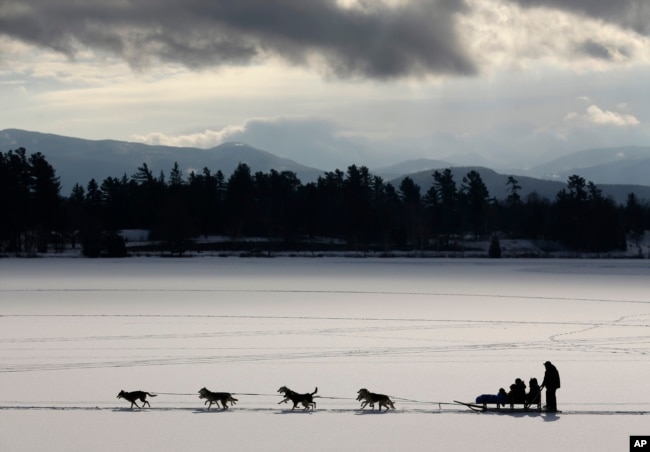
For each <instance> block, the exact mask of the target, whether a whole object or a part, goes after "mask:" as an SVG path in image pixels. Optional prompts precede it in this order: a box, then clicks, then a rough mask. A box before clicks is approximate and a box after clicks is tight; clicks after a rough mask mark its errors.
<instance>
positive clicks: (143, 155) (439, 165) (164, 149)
mask: <svg viewBox="0 0 650 452" xmlns="http://www.w3.org/2000/svg"><path fill="white" fill-rule="evenodd" d="M20 147H23V148H25V149H26V150H27V152H28V153H33V152H41V153H42V154H43V155H44V156H45V158H46V159H47V161H48V162H49V163H50V164H51V165H52V166H53V167H54V169H55V170H56V173H57V176H59V177H60V180H61V188H62V194H63V195H66V196H67V195H68V194H69V193H70V191H71V190H72V187H73V186H74V184H76V183H79V184H81V185H83V186H85V185H86V184H87V183H88V182H89V181H90V179H95V180H96V181H97V182H98V183H101V182H102V181H103V180H104V179H105V178H107V177H122V176H123V175H126V176H127V177H130V176H131V175H132V174H133V173H135V172H136V171H137V168H138V167H139V166H141V165H142V164H143V163H146V164H147V165H148V166H149V168H150V169H151V170H152V171H153V173H154V174H156V175H157V174H158V173H160V172H164V173H165V174H169V171H170V170H171V168H172V167H173V166H174V163H175V162H178V164H179V167H180V168H181V170H182V171H183V173H184V174H185V175H186V176H187V174H189V173H190V172H191V171H196V172H197V173H201V172H202V171H203V168H206V167H207V168H208V169H210V171H212V172H213V173H214V172H216V171H217V170H221V171H222V172H223V174H224V175H225V176H226V178H228V177H229V176H230V174H231V173H232V171H233V170H234V169H235V168H236V167H237V165H238V164H239V163H246V164H247V165H248V166H249V167H251V170H252V171H253V172H257V171H261V172H265V173H267V172H269V171H270V170H271V169H275V170H277V171H292V172H294V173H296V175H297V176H298V178H299V179H300V180H301V181H302V182H303V183H308V182H314V181H316V180H317V179H318V177H319V176H321V175H323V174H324V172H325V171H333V170H334V169H335V168H328V169H325V170H324V169H318V168H311V167H308V166H305V165H301V164H300V163H297V162H295V161H293V160H289V159H285V158H281V157H278V156H276V155H274V154H271V153H269V152H266V151H263V150H261V149H257V148H254V147H252V146H248V145H247V144H244V143H234V142H230V143H223V144H221V145H219V146H216V147H213V148H210V149H199V148H192V147H172V146H159V145H147V144H142V143H132V142H125V141H116V140H85V139H80V138H73V137H65V136H60V135H53V134H46V133H40V132H30V131H25V130H17V129H5V130H2V131H0V152H6V151H8V150H11V149H18V148H20ZM451 160H452V159H451V158H449V159H447V160H432V159H416V160H408V161H403V162H400V163H397V164H395V165H391V166H387V167H382V168H374V169H373V168H371V169H370V171H371V173H372V174H375V175H378V176H381V177H382V178H383V179H384V180H386V181H390V182H392V183H393V184H394V185H396V186H398V185H399V182H400V181H401V180H402V179H403V178H404V177H405V176H407V175H408V176H409V177H411V179H413V180H414V182H415V183H416V184H418V185H419V186H420V187H421V188H422V191H423V192H425V191H426V190H428V188H429V187H430V186H431V184H432V182H433V177H432V173H433V171H434V170H436V169H438V170H442V169H445V168H451V169H452V172H453V174H454V180H456V183H457V184H458V185H460V184H461V182H462V178H463V176H464V175H465V174H467V173H468V172H469V171H471V170H476V171H478V172H479V173H480V174H481V178H482V179H483V182H485V184H486V186H487V187H488V190H489V191H490V194H491V195H492V196H494V197H496V198H497V199H503V198H505V197H506V196H507V194H508V193H507V186H506V182H507V180H508V176H514V177H515V178H516V179H517V181H518V182H519V185H520V186H521V187H522V189H521V191H520V195H521V196H522V197H525V196H526V195H527V194H529V193H532V192H536V193H538V194H539V195H540V196H542V197H546V198H548V199H553V198H554V197H555V195H556V194H557V192H558V191H560V190H561V189H562V188H564V187H565V185H566V184H565V183H566V180H567V178H568V177H569V176H570V175H572V174H578V175H579V176H581V177H583V178H585V179H586V180H590V181H593V182H594V183H595V184H596V185H598V187H599V188H600V189H601V190H602V191H603V194H605V195H606V196H611V197H612V198H613V199H614V200H615V201H616V202H618V203H624V202H625V200H626V198H627V195H628V193H631V192H633V193H635V194H636V195H637V197H638V198H639V199H645V200H648V201H650V146H648V147H620V148H602V149H587V150H583V151H578V152H574V153H572V154H569V155H567V156H565V157H562V158H559V159H555V160H551V161H549V162H547V163H545V164H543V165H539V166H536V167H533V168H530V169H527V170H523V169H521V170H518V169H514V170H508V171H503V172H497V171H495V170H493V169H490V168H486V167H483V166H468V165H462V166H460V165H459V164H458V163H456V164H455V163H454V162H453V161H451ZM477 163H478V164H480V163H479V162H477ZM357 164H358V165H359V166H361V165H364V163H363V162H358V163H357ZM341 169H343V170H344V168H341Z"/></svg>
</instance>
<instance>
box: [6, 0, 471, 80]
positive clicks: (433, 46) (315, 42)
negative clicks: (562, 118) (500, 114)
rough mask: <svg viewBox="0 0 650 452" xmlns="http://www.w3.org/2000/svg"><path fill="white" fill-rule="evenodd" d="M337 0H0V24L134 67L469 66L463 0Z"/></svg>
mask: <svg viewBox="0 0 650 452" xmlns="http://www.w3.org/2000/svg"><path fill="white" fill-rule="evenodd" d="M359 5H361V6H355V7H351V8H344V7H341V6H339V5H337V3H336V1H335V0H308V1H305V0H238V1H231V0H158V1H156V2H152V1H150V0H130V1H118V0H93V1H86V2H79V1H78V0H57V1H56V2H53V1H51V0H4V1H3V2H2V5H0V33H3V34H5V35H8V36H11V37H13V38H16V39H19V40H22V41H26V42H29V43H31V44H34V45H37V46H41V47H45V48H50V49H54V50H56V51H59V52H63V53H65V54H67V55H69V56H71V57H74V56H76V55H77V54H78V53H79V51H80V50H81V49H83V48H90V49H93V50H95V51H100V52H106V53H109V54H112V55H117V56H119V57H121V58H124V59H125V60H126V61H128V62H129V64H130V65H132V66H134V67H147V66H149V65H151V64H154V63H155V62H156V61H157V60H161V61H165V62H173V63H180V64H183V65H186V66H188V67H191V68H201V67H211V66H218V65H225V64H249V63H254V62H257V61H259V60H262V59H264V58H267V57H280V58H281V59H283V60H285V61H288V62H290V63H291V64H296V65H304V66H318V67H319V68H320V69H321V70H323V71H324V72H326V73H328V74H331V75H334V76H337V77H344V78H347V77H370V78H376V79H390V78H398V77H403V76H426V75H430V74H434V75H435V74H473V73H475V72H476V67H475V65H474V63H473V62H472V60H471V58H470V57H469V56H468V55H467V54H466V52H465V51H464V50H463V48H462V45H461V44H460V40H459V36H458V32H457V30H456V26H455V23H456V21H455V18H456V14H458V13H462V12H463V11H464V10H465V8H466V6H465V4H464V1H456V0H418V1H413V2H409V3H406V4H403V5H400V6H386V5H381V4H380V3H379V2H359Z"/></svg>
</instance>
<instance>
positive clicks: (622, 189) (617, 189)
mask: <svg viewBox="0 0 650 452" xmlns="http://www.w3.org/2000/svg"><path fill="white" fill-rule="evenodd" d="M449 168H450V170H451V172H452V174H453V177H454V181H455V182H456V186H457V187H458V188H459V189H460V187H461V185H462V182H463V177H464V176H465V175H467V173H469V172H470V171H477V172H478V173H479V174H480V175H481V179H482V180H483V183H485V185H486V187H487V188H488V191H489V192H490V196H492V197H494V198H496V199H505V198H506V197H507V196H508V195H509V192H508V186H507V182H508V177H509V176H513V177H514V178H515V179H516V180H517V182H518V184H519V185H520V186H521V190H519V196H521V198H522V199H526V197H527V196H528V195H530V194H531V193H533V192H534V193H536V194H538V195H539V196H541V197H542V198H547V199H549V200H553V199H555V196H556V195H557V194H558V192H559V191H560V190H562V189H563V188H566V179H565V180H563V181H561V182H560V181H559V180H557V181H554V180H548V179H539V178H535V177H530V176H520V175H515V174H500V173H497V172H496V171H494V170H492V169H489V168H483V167H479V166H460V167H449ZM439 169H440V170H442V169H443V168H439ZM433 172H434V171H431V170H428V171H421V172H417V173H413V174H409V175H408V177H410V178H411V179H412V180H413V182H415V183H416V184H418V185H419V186H420V188H422V192H423V193H424V192H425V191H426V190H428V189H429V187H431V185H432V184H433V181H434V179H433ZM578 175H579V176H581V177H584V176H582V174H578ZM404 177H406V175H405V176H401V177H399V178H396V179H394V180H392V181H391V182H392V183H393V185H394V186H396V187H398V186H399V184H400V183H401V181H402V179H404ZM585 179H586V180H589V179H587V178H585ZM596 185H597V186H598V188H599V189H600V190H602V192H603V196H605V197H611V198H612V199H613V200H614V201H616V203H617V204H625V202H626V200H627V196H628V194H630V193H634V194H635V195H636V196H637V198H639V199H645V200H646V201H649V202H650V186H644V185H633V184H596Z"/></svg>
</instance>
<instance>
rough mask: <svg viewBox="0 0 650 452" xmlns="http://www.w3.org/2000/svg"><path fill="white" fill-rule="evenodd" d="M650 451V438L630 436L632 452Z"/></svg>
mask: <svg viewBox="0 0 650 452" xmlns="http://www.w3.org/2000/svg"><path fill="white" fill-rule="evenodd" d="M634 450H638V451H646V450H647V451H650V436H630V451H634Z"/></svg>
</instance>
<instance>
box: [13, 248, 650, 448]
mask: <svg viewBox="0 0 650 452" xmlns="http://www.w3.org/2000/svg"><path fill="white" fill-rule="evenodd" d="M649 352H650V261H647V260H615V261H614V260H486V259H475V260H474V259H459V260H444V259H431V260H429V259H349V258H347V259H346V258H328V259H317V258H316V259H306V258H305V259H303V258H276V259H241V258H193V259H162V258H161V259H157V258H131V259H123V260H103V259H102V260H87V259H56V258H46V259H4V260H0V450H2V451H77V450H79V451H116V450H133V451H136V450H137V451H178V450H199V449H203V448H208V449H213V448H218V449H220V450H250V451H253V450H282V451H287V450H323V451H327V450H339V451H340V450H355V451H364V450H441V451H443V450H449V451H452V450H453V451H473V450H484V451H492V450H494V451H524V450H525V451H542V450H544V451H546V450H558V451H578V450H579V451H608V452H609V451H624V450H628V447H629V437H630V435H650V422H649V421H650V392H649V391H648V378H649V376H650V361H649V360H648V353H649ZM547 360H550V361H552V362H554V363H555V364H556V366H557V367H558V369H559V371H560V374H561V377H562V388H561V389H560V390H559V391H558V405H559V409H560V410H562V412H561V413H559V414H539V413H536V412H532V413H520V414H516V415H515V414H507V415H506V414H486V413H473V412H471V411H470V410H468V409H466V408H464V407H462V406H459V405H454V404H453V403H452V402H453V400H462V401H473V400H474V398H475V397H476V396H477V395H479V394H482V393H494V392H496V391H497V390H498V388H499V387H505V388H507V387H508V386H509V385H510V384H511V383H512V382H513V381H514V379H515V378H518V377H519V378H522V379H523V380H524V381H525V382H528V379H529V378H531V377H537V378H538V379H540V382H541V379H542V377H543V374H544V366H543V365H542V363H543V362H545V361H547ZM283 385H286V386H289V387H290V388H292V389H294V390H296V391H298V392H312V391H313V390H314V387H316V386H318V395H320V396H321V398H318V399H316V401H317V408H316V410H314V411H313V412H309V413H307V412H291V410H290V408H291V407H290V406H289V405H284V404H283V405H278V402H279V401H280V400H281V399H282V398H281V396H280V395H279V394H278V393H277V392H276V391H277V389H278V388H279V387H280V386H283ZM204 386H206V387H207V388H208V389H210V390H212V391H228V392H232V393H235V394H236V395H235V397H237V398H238V399H239V402H238V403H237V405H236V406H234V407H232V408H231V409H229V410H228V411H227V412H222V411H220V410H216V409H214V407H213V409H212V410H210V411H209V412H208V411H206V409H205V406H204V405H203V401H202V400H199V398H198V394H197V391H198V390H199V389H200V388H202V387H204ZM362 387H365V388H368V389H369V390H371V391H374V392H381V393H386V394H389V395H391V396H392V397H393V398H394V399H395V404H396V410H395V411H392V410H391V411H390V412H388V413H382V414H377V413H374V414H373V413H371V412H370V411H369V410H366V411H363V412H362V411H360V410H359V402H357V401H356V400H355V398H356V395H357V394H356V393H357V390H358V389H359V388H362ZM121 389H124V390H126V391H132V390H140V389H141V390H145V391H149V392H151V393H156V394H158V396H157V397H155V398H150V399H149V400H150V403H151V408H147V409H145V410H130V409H129V403H128V402H126V401H124V400H121V399H116V395H117V393H118V392H119V391H120V390H121Z"/></svg>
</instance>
